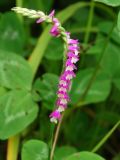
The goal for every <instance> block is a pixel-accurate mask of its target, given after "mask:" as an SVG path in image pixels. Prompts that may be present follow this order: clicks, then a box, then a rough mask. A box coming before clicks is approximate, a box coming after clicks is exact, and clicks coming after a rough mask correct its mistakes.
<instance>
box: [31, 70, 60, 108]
mask: <svg viewBox="0 0 120 160" xmlns="http://www.w3.org/2000/svg"><path fill="white" fill-rule="evenodd" d="M57 85H58V76H57V75H54V74H51V73H46V74H44V75H43V76H42V79H38V80H37V81H36V82H35V84H34V89H36V90H37V91H38V92H39V95H40V97H41V99H42V101H43V105H44V106H45V107H47V108H48V109H53V107H54V104H55V100H56V92H57Z"/></svg>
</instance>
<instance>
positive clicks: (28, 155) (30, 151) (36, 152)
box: [22, 140, 49, 160]
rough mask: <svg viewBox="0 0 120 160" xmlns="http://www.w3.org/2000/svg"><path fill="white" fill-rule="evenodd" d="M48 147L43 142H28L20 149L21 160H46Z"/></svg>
mask: <svg viewBox="0 0 120 160" xmlns="http://www.w3.org/2000/svg"><path fill="white" fill-rule="evenodd" d="M48 154H49V152H48V146H47V144H46V143H44V142H43V141H39V140H29V141H27V142H25V143H24V145H23V148H22V160H48Z"/></svg>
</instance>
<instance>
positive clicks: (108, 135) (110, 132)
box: [92, 121, 120, 152]
mask: <svg viewBox="0 0 120 160" xmlns="http://www.w3.org/2000/svg"><path fill="white" fill-rule="evenodd" d="M119 125H120V121H118V122H117V123H116V124H115V125H114V126H113V128H112V129H111V130H110V131H109V132H108V133H107V134H106V135H105V136H104V137H103V139H102V140H101V141H100V142H99V143H98V144H97V145H96V146H95V147H94V148H93V149H92V152H96V151H98V150H99V149H100V148H101V146H102V145H103V144H104V143H105V142H106V141H107V140H108V138H109V137H110V136H111V135H112V134H113V132H114V131H115V130H116V129H117V127H118V126H119Z"/></svg>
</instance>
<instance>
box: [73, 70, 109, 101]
mask: <svg viewBox="0 0 120 160" xmlns="http://www.w3.org/2000/svg"><path fill="white" fill-rule="evenodd" d="M92 74H93V69H85V70H81V71H80V72H78V73H77V75H76V78H75V79H74V80H73V84H72V89H71V92H70V97H71V99H72V100H71V103H72V104H74V103H77V102H78V101H79V99H80V98H81V96H82V95H83V93H84V92H85V89H86V87H87V85H88V83H89V81H90V78H91V76H92ZM110 86H111V85H110V80H109V78H108V77H107V76H106V74H104V73H101V74H98V76H97V77H96V79H95V80H94V82H93V83H92V85H91V87H90V89H89V91H88V93H87V95H86V97H85V99H84V102H83V103H85V104H86V103H96V102H101V101H104V100H105V99H106V98H107V97H108V95H109V93H110Z"/></svg>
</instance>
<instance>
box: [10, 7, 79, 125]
mask: <svg viewBox="0 0 120 160" xmlns="http://www.w3.org/2000/svg"><path fill="white" fill-rule="evenodd" d="M12 10H13V11H15V12H17V13H21V14H22V15H24V16H27V17H29V18H37V23H42V22H44V21H45V22H48V23H51V24H52V28H51V29H50V34H51V35H52V36H54V37H59V36H61V37H62V39H63V40H64V43H65V55H64V57H65V61H64V64H63V71H62V73H61V75H60V78H59V84H58V91H57V101H56V109H55V110H54V111H53V112H52V113H51V114H50V116H49V117H50V121H51V122H54V123H57V122H58V121H59V119H60V118H61V113H62V112H63V111H65V109H66V108H67V104H68V102H69V101H70V98H69V95H68V92H69V90H70V86H71V80H72V79H73V78H74V77H75V76H76V74H75V72H74V71H75V70H76V69H77V67H76V65H75V64H76V62H77V61H78V60H79V42H78V40H77V39H72V38H71V37H70V33H69V32H67V31H66V30H65V29H64V28H63V27H62V26H61V23H60V21H59V20H58V19H57V18H55V16H54V15H55V10H53V11H52V12H51V13H50V14H49V15H45V14H44V12H42V11H35V10H30V9H27V8H21V7H14V8H13V9H12Z"/></svg>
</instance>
